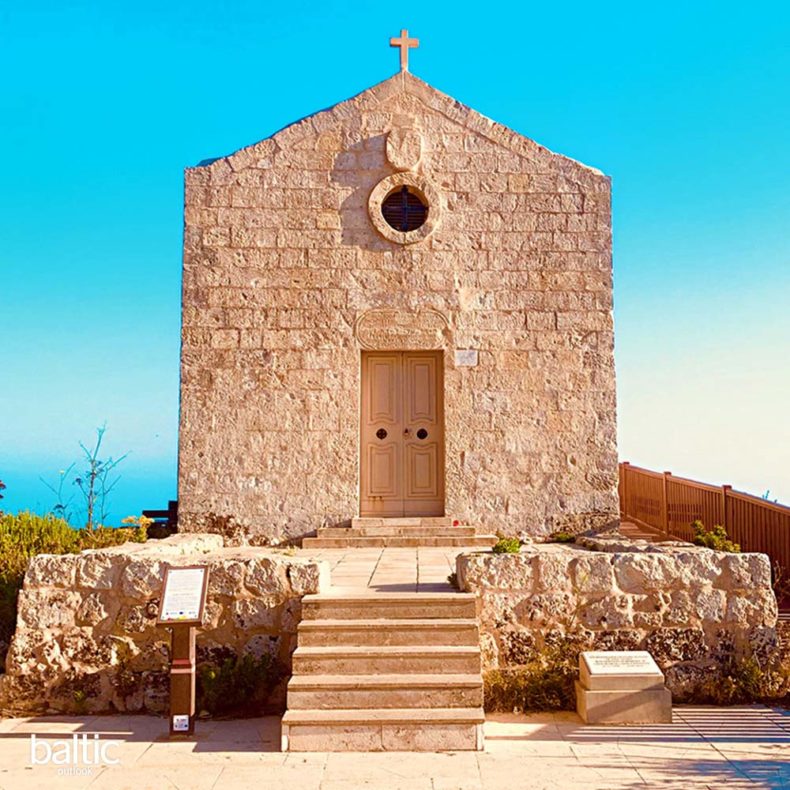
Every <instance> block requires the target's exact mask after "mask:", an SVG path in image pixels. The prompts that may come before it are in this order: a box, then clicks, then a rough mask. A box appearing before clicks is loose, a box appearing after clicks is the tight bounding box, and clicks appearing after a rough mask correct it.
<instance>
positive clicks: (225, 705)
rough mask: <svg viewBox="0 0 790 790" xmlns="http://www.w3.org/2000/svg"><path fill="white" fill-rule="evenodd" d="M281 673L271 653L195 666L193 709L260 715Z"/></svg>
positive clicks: (215, 713) (216, 714)
mask: <svg viewBox="0 0 790 790" xmlns="http://www.w3.org/2000/svg"><path fill="white" fill-rule="evenodd" d="M282 676H283V673H282V671H281V669H280V667H279V666H278V665H277V662H276V661H274V660H273V659H272V658H271V656H268V655H263V656H261V657H260V658H256V657H255V656H251V655H244V656H241V657H240V658H239V657H237V656H234V657H231V658H226V659H225V660H224V661H222V663H220V664H215V663H207V664H203V665H201V666H199V667H198V672H197V694H196V696H197V708H198V711H200V712H202V711H207V712H208V713H210V714H212V715H213V716H227V715H231V714H233V715H251V716H260V715H261V712H262V708H263V706H264V705H265V703H266V700H267V699H268V697H269V694H270V693H271V691H272V689H273V688H274V686H275V685H276V684H277V683H278V681H279V680H280V679H281V678H282Z"/></svg>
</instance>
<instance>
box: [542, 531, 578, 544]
mask: <svg viewBox="0 0 790 790" xmlns="http://www.w3.org/2000/svg"><path fill="white" fill-rule="evenodd" d="M546 542H547V543H575V542H576V536H575V535H573V534H572V533H570V532H565V531H564V530H560V531H559V532H552V533H551V535H549V539H548V541H546Z"/></svg>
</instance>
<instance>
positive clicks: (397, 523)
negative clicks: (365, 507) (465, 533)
mask: <svg viewBox="0 0 790 790" xmlns="http://www.w3.org/2000/svg"><path fill="white" fill-rule="evenodd" d="M452 525H453V519H452V518H451V517H450V516H407V517H402V518H379V517H369V516H357V517H356V518H352V519H351V526H352V527H452Z"/></svg>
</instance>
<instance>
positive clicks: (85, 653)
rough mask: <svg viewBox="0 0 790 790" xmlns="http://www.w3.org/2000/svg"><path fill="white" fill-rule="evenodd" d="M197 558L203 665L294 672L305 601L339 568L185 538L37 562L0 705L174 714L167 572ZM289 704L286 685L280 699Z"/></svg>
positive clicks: (216, 540)
mask: <svg viewBox="0 0 790 790" xmlns="http://www.w3.org/2000/svg"><path fill="white" fill-rule="evenodd" d="M195 563H201V564H202V563H205V564H208V565H209V566H210V569H211V570H210V577H209V590H208V603H207V607H206V620H205V623H204V626H203V627H202V628H201V629H199V630H198V635H197V646H198V661H199V662H200V661H205V660H210V659H215V660H222V659H223V658H225V657H227V656H229V655H231V654H243V653H252V654H255V655H262V654H263V653H268V654H270V655H272V656H273V657H275V658H276V659H278V660H279V661H280V662H281V663H282V664H283V665H284V667H285V668H286V669H287V670H288V671H290V664H291V653H292V652H293V650H294V648H295V647H296V626H297V624H298V622H299V619H300V617H301V598H302V596H303V595H305V594H306V593H315V592H319V590H320V588H321V587H322V586H324V585H325V584H327V583H328V577H329V567H328V565H327V564H326V563H322V562H316V561H311V560H305V559H299V558H297V557H292V556H289V555H288V554H287V553H280V552H277V551H274V550H268V549H256V548H224V547H223V543H222V538H221V537H220V536H218V535H175V536H173V537H171V538H167V539H166V540H160V541H149V542H147V543H142V544H137V543H126V544H124V545H123V546H117V547H113V548H108V549H100V550H94V551H84V552H82V553H81V554H66V555H46V554H45V555H39V556H38V557H35V558H34V559H33V560H32V561H31V563H30V566H29V567H28V570H27V573H26V575H25V581H24V586H23V589H22V591H21V593H20V596H19V614H18V617H17V628H16V633H15V635H14V638H13V640H12V642H11V647H10V650H9V652H8V657H7V659H6V674H5V676H0V707H1V708H2V709H4V710H6V711H13V712H17V713H20V712H26V713H36V712H75V711H79V712H88V713H91V712H101V711H112V710H117V711H135V712H138V711H139V712H152V713H159V712H162V711H164V710H165V708H166V705H167V699H168V689H169V681H168V666H169V651H170V631H169V629H167V628H165V627H157V625H156V618H157V615H158V611H159V596H160V592H161V585H162V578H163V573H164V568H165V565H166V564H172V565H190V564H195ZM283 698H284V684H281V687H279V688H278V689H277V690H276V691H275V694H274V695H273V698H272V699H271V700H270V704H271V705H279V704H281V703H282V701H283Z"/></svg>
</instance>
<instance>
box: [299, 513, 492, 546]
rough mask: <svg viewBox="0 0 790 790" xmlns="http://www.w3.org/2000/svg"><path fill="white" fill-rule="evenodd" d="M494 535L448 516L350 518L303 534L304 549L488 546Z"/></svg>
mask: <svg viewBox="0 0 790 790" xmlns="http://www.w3.org/2000/svg"><path fill="white" fill-rule="evenodd" d="M496 541H497V539H496V537H495V536H494V535H478V534H477V533H476V532H475V528H474V527H471V526H468V525H465V526H464V525H462V526H453V520H452V519H451V518H449V517H445V516H442V517H435V518H425V517H414V518H354V519H352V520H351V526H350V527H324V528H322V529H319V530H318V533H317V537H315V538H303V539H302V547H303V548H305V549H339V548H365V547H379V546H391V547H396V548H411V547H414V546H470V547H475V546H476V547H484V548H488V547H490V546H493V545H494V544H495V543H496Z"/></svg>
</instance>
